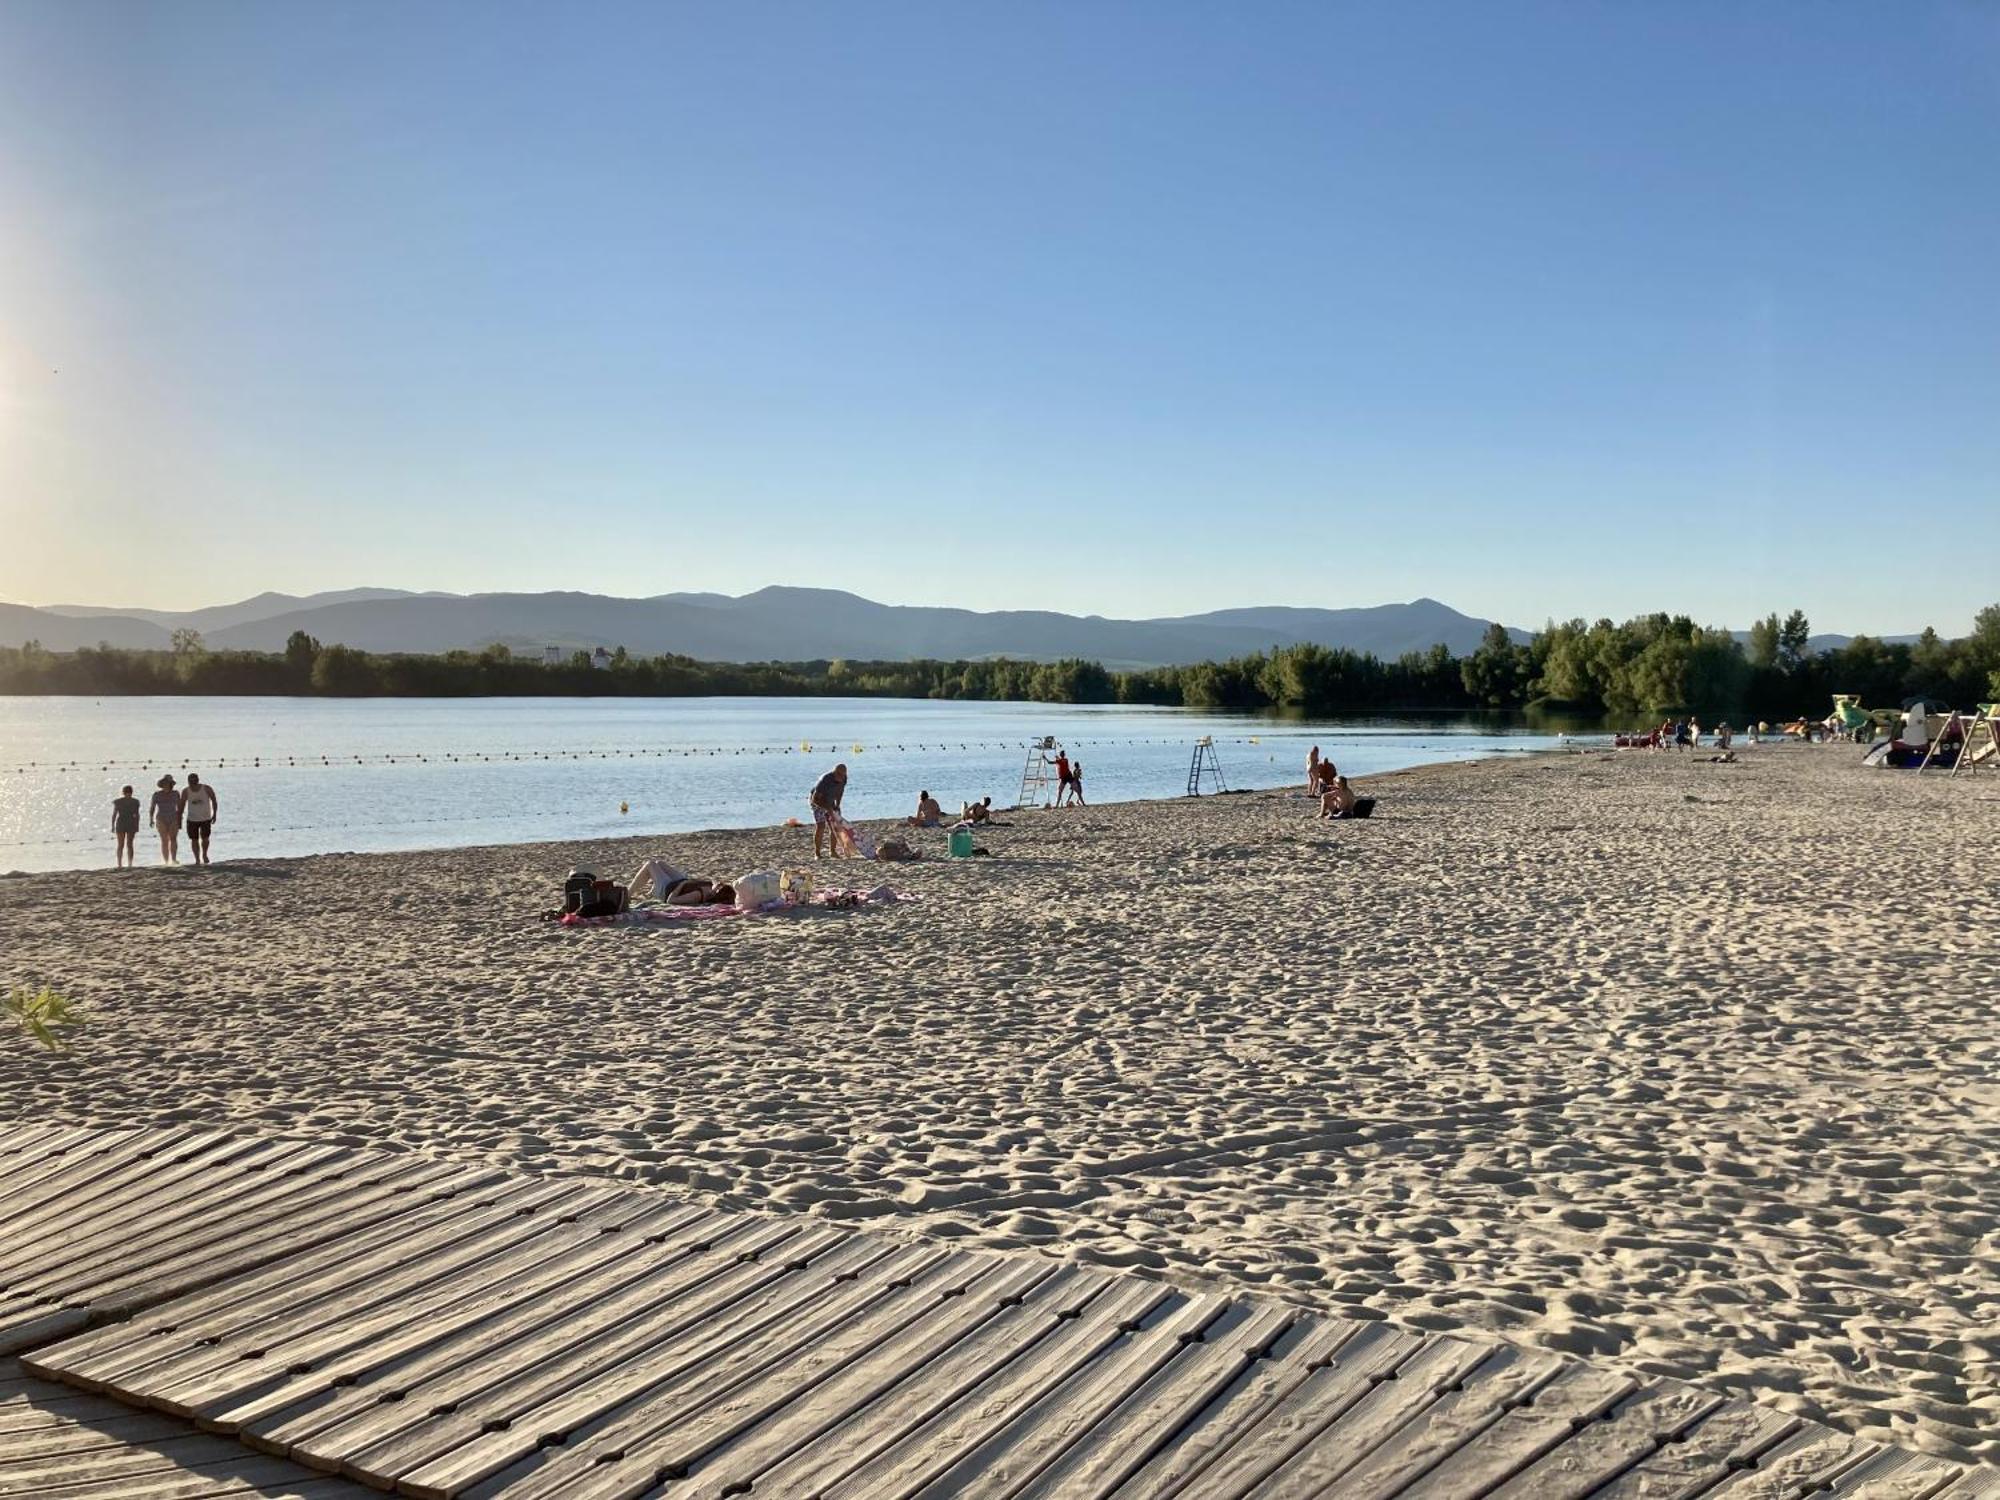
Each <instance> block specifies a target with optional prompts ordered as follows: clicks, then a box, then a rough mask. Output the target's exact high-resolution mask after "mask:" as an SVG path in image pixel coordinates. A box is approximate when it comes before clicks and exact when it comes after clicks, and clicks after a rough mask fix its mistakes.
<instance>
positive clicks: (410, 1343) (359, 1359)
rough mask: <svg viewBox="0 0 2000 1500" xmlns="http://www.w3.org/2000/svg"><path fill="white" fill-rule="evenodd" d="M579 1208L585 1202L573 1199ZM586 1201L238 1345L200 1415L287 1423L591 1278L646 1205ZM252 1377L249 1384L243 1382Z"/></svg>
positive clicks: (237, 1424)
mask: <svg viewBox="0 0 2000 1500" xmlns="http://www.w3.org/2000/svg"><path fill="white" fill-rule="evenodd" d="M571 1206H578V1205H565V1207H571ZM580 1207H582V1208H583V1212H582V1213H581V1214H579V1215H577V1216H576V1217H575V1218H571V1217H570V1216H569V1215H568V1214H565V1215H564V1216H563V1217H562V1218H561V1219H559V1220H557V1221H555V1222H543V1223H541V1224H539V1225H538V1226H537V1227H536V1231H535V1232H534V1233H531V1234H528V1235H525V1236H523V1237H522V1239H521V1240H520V1241H519V1242H518V1243H515V1244H513V1245H511V1246H509V1247H504V1248H503V1246H502V1245H501V1244H500V1243H498V1242H497V1241H496V1240H495V1239H493V1238H492V1237H488V1238H487V1239H484V1240H481V1241H477V1242H475V1245H474V1248H476V1249H477V1251H478V1252H479V1254H478V1255H477V1257H476V1258H473V1257H465V1256H458V1255H452V1256H445V1255H432V1256H429V1257H426V1258H425V1259H423V1260H421V1261H418V1262H417V1266H418V1267H419V1268H422V1269H423V1270H425V1271H426V1272H427V1273H428V1275H427V1277H426V1279H424V1280H423V1281H421V1282H418V1283H413V1284H409V1285H405V1286H402V1287H399V1288H398V1289H397V1291H396V1292H395V1294H394V1295H393V1296H391V1297H388V1298H386V1299H384V1298H378V1299H377V1301H376V1302H375V1304H374V1305H373V1306H371V1307H369V1308H368V1309H367V1310H366V1311H365V1312H364V1311H362V1310H361V1309H359V1308H358V1307H356V1308H354V1309H353V1310H351V1311H349V1312H348V1313H347V1314H346V1315H345V1316H343V1317H341V1318H340V1319H339V1320H338V1321H325V1322H321V1323H320V1324H319V1326H317V1327H315V1328H312V1329H304V1328H301V1329H299V1330H298V1331H297V1332H296V1333H289V1334H287V1335H286V1336H283V1337H277V1338H266V1337H264V1336H260V1337H259V1339H258V1340H257V1341H256V1342H257V1343H258V1345H259V1347H257V1348H255V1349H252V1350H248V1351H239V1355H238V1362H237V1364H236V1367H235V1373H236V1375H237V1377H238V1379H237V1380H236V1382H235V1383H234V1384H231V1383H230V1371H229V1370H228V1368H227V1367H222V1368H220V1369H219V1370H218V1372H217V1373H218V1375H219V1377H220V1379H219V1382H218V1387H217V1394H215V1395H214V1396H212V1397H210V1398H208V1399H206V1400H204V1401H202V1402H201V1403H200V1404H199V1405H198V1406H196V1408H195V1410H196V1415H197V1416H198V1417H199V1418H200V1419H201V1420H202V1421H203V1422H205V1423H210V1424H213V1425H215V1426H217V1427H219V1428H222V1429H225V1430H228V1431H237V1430H240V1429H242V1428H244V1427H247V1426H251V1425H253V1424H254V1425H261V1424H264V1423H267V1422H277V1423H282V1422H283V1421H285V1420H286V1419H287V1418H288V1417H289V1416H290V1415H292V1414H293V1413H294V1412H295V1411H297V1410H298V1409H299V1408H300V1407H301V1406H302V1405H307V1404H313V1403H316V1402H318V1401H319V1400H321V1399H322V1398H323V1397H324V1396H326V1395H327V1394H328V1393H329V1392H331V1391H333V1390H336V1389H338V1388H339V1386H340V1385H341V1384H342V1383H343V1382H354V1383H355V1385H356V1386H358V1385H359V1384H361V1383H363V1382H366V1381H369V1380H371V1379H375V1378H379V1374H380V1372H381V1371H382V1370H383V1368H384V1367H385V1366H387V1365H389V1364H391V1363H392V1362H394V1361H396V1360H398V1359H400V1358H403V1357H406V1356H409V1355H413V1354H422V1353H423V1352H425V1351H426V1350H432V1349H435V1348H436V1347H438V1346H440V1345H448V1344H449V1343H450V1342H451V1341H453V1340H454V1339H458V1338H461V1337H467V1336H469V1337H472V1338H475V1339H476V1338H478V1337H479V1335H480V1333H481V1331H482V1329H483V1325H485V1324H486V1323H488V1322H489V1321H491V1320H492V1319H493V1318H495V1317H497V1316H499V1315H500V1314H503V1313H505V1312H506V1311H507V1310H508V1309H510V1308H512V1307H514V1306H515V1305H517V1304H519V1303H521V1302H523V1301H533V1300H535V1299H538V1298H540V1297H541V1296H543V1295H544V1294H547V1293H550V1292H553V1291H556V1290H559V1289H560V1288H561V1286H562V1285H563V1284H564V1283H565V1282H566V1281H567V1280H569V1279H570V1278H572V1277H574V1276H579V1275H587V1274H588V1273H589V1272H590V1271H592V1270H593V1269H595V1268H597V1267H598V1266H601V1265H602V1264H603V1263H604V1262H606V1261H608V1260H610V1259H612V1258H613V1257H614V1256H616V1255H618V1254H620V1253H622V1252H623V1250H624V1248H625V1243H624V1242H622V1241H621V1240H619V1239H618V1238H616V1237H615V1236H616V1233H617V1231H619V1230H620V1229H621V1228H622V1225H623V1224H624V1223H625V1222H627V1221H629V1219H630V1217H631V1215H632V1214H633V1213H634V1212H635V1211H643V1208H644V1205H643V1203H641V1202H638V1201H635V1200H633V1199H631V1198H630V1197H629V1195H628V1196H626V1197H625V1199H624V1201H623V1202H619V1201H617V1199H616V1198H614V1199H613V1201H611V1202H608V1203H603V1204H598V1205H581V1206H580ZM256 1364H261V1365H263V1366H265V1367H266V1369H267V1370H268V1371H269V1372H270V1373H269V1374H267V1375H263V1376H259V1375H257V1374H256V1373H255V1372H254V1371H252V1370H251V1369H250V1366H252V1365H256ZM246 1375H247V1376H249V1378H248V1379H247V1380H246V1379H243V1378H242V1377H244V1376H246ZM225 1386H226V1387H227V1389H226V1390H224V1389H222V1387H225ZM182 1389H183V1391H184V1393H186V1394H184V1396H183V1399H185V1400H188V1401H189V1402H190V1403H191V1404H192V1403H193V1401H194V1397H193V1394H192V1393H191V1392H189V1391H188V1388H187V1387H186V1386H183V1387H182ZM394 1394H398V1395H399V1394H400V1393H399V1392H398V1393H394Z"/></svg>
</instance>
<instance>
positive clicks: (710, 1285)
mask: <svg viewBox="0 0 2000 1500" xmlns="http://www.w3.org/2000/svg"><path fill="white" fill-rule="evenodd" d="M742 1253H747V1252H739V1254H742ZM881 1253H882V1248H881V1247H880V1246H879V1245H876V1244H872V1243H869V1242H865V1241H859V1240H856V1239H855V1238H854V1237H852V1236H850V1235H846V1234H843V1233H840V1232H839V1231H835V1230H828V1229H824V1228H820V1227H817V1226H815V1227H812V1228H805V1229H801V1230H798V1231H796V1232H795V1233H794V1234H792V1235H791V1236H790V1237H789V1238H787V1239H782V1240H779V1241H778V1243H777V1244H776V1245H775V1246H774V1247H773V1249H772V1252H771V1254H770V1255H769V1256H768V1257H764V1256H761V1255H760V1256H759V1258H757V1259H754V1260H739V1259H736V1257H735V1256H731V1257H729V1258H728V1259H730V1260H735V1264H733V1265H728V1264H725V1265H723V1266H717V1265H716V1264H714V1261H713V1259H712V1258H709V1257H704V1260H705V1261H707V1262H708V1263H707V1264H697V1265H694V1266H690V1267H688V1268H687V1270H686V1271H685V1272H684V1273H683V1275H682V1277H681V1278H678V1279H677V1285H676V1286H675V1295H673V1296H672V1297H671V1299H670V1300H669V1301H668V1302H667V1304H666V1305H665V1306H664V1307H662V1308H660V1309H659V1310H658V1312H657V1313H656V1314H654V1315H652V1316H642V1317H640V1318H637V1319H634V1320H633V1321H632V1323H630V1324H629V1325H627V1326H626V1327H625V1328H623V1329H622V1330H620V1332H619V1333H618V1334H617V1335H615V1336H613V1337H609V1338H604V1339H598V1340H594V1341H592V1343H591V1344H590V1345H589V1346H588V1347H579V1346H574V1345H572V1346H570V1347H569V1348H566V1349H564V1350H562V1351H560V1353H556V1352H554V1351H552V1353H551V1357H549V1358H547V1359H546V1360H544V1361H543V1362H541V1363H540V1364H539V1365H538V1367H537V1368H536V1369H535V1370H534V1371H533V1373H532V1374H531V1375H530V1376H529V1377H528V1378H527V1379H525V1380H522V1381H512V1380H510V1381H504V1382H502V1383H501V1384H500V1385H499V1386H497V1387H495V1388H494V1389H493V1390H491V1391H489V1392H487V1393H486V1394H484V1395H483V1396H481V1397H480V1398H479V1399H478V1400H475V1401H470V1402H467V1403H465V1404H464V1405H462V1406H461V1407H460V1408H459V1410H458V1411H456V1412H452V1413H449V1414H447V1417H446V1420H445V1421H444V1422H443V1423H442V1424H441V1425H440V1427H438V1428H433V1429H430V1430H427V1431H425V1432H422V1433H420V1434H416V1435H414V1436H413V1437H412V1438H410V1439H405V1440H404V1441H402V1442H400V1443H395V1444H390V1445H388V1448H387V1451H386V1452H376V1453H369V1454H366V1455H363V1456H361V1457H360V1458H359V1459H358V1460H357V1461H356V1462H355V1464H354V1465H352V1466H351V1467H350V1466H349V1465H348V1464H345V1463H343V1465H342V1468H343V1470H344V1471H348V1472H352V1473H354V1474H356V1475H357V1476H359V1475H362V1474H366V1475H368V1476H369V1477H370V1480H371V1482H373V1480H374V1477H375V1476H377V1475H380V1476H382V1477H390V1476H393V1477H394V1478H395V1480H396V1484H397V1488H398V1489H399V1490H400V1491H401V1492H402V1493H404V1494H408V1495H416V1496H432V1497H437V1500H445V1497H449V1496H451V1495H453V1494H455V1493H457V1492H458V1491H459V1490H462V1489H465V1488H467V1487H469V1486H471V1485H474V1484H477V1483H478V1482H479V1481H481V1480H483V1479H487V1478H489V1477H491V1476H492V1475H494V1474H496V1473H499V1472H500V1471H501V1470H503V1469H506V1468H509V1467H511V1466H512V1465H514V1464H516V1463H518V1462H519V1461H520V1460H521V1459H523V1458H525V1457H527V1456H529V1455H530V1454H532V1453H534V1452H535V1451H536V1450H537V1449H539V1448H541V1447H543V1446H545V1445H546V1443H552V1442H555V1441H558V1440H563V1439H567V1438H568V1437H569V1436H570V1434H572V1433H574V1432H576V1431H578V1430H579V1429H581V1428H582V1427H584V1426H585V1425H586V1424H588V1423H591V1422H593V1421H597V1420H600V1419H602V1418H603V1417H604V1416H605V1414H606V1413H607V1412H615V1411H616V1410H617V1409H619V1407H620V1406H621V1405H622V1404H623V1403H624V1402H626V1401H629V1400H631V1399H633V1398H635V1397H637V1396H640V1395H643V1394H644V1393H645V1392H646V1391H648V1390H650V1389H652V1388H653V1387H654V1386H655V1385H656V1384H659V1383H660V1382H662V1381H665V1380H668V1379H671V1378H673V1376H675V1375H676V1374H678V1373H679V1371H680V1369H681V1368H682V1367H684V1366H685V1365H686V1364H688V1363H690V1362H692V1361H698V1360H699V1359H701V1358H702V1357H704V1356H705V1355H707V1354H709V1353H710V1352H712V1351H713V1350H714V1349H715V1348H716V1347H717V1346H718V1345H720V1344H726V1343H727V1342H729V1341H730V1340H731V1339H732V1338H736V1337H744V1336H747V1335H749V1334H750V1333H753V1332H755V1331H756V1329H758V1328H759V1327H761V1326H763V1325H764V1324H765V1323H766V1322H768V1321H771V1320H774V1319H782V1318H784V1317H787V1316H789V1315H790V1314H791V1313H793V1312H794V1311H795V1310H796V1309H797V1307H798V1306H799V1305H800V1303H801V1302H804V1301H810V1300H811V1299H812V1298H814V1297H816V1296H818V1295H819V1294H820V1293H821V1292H822V1291H823V1290H824V1288H825V1285H826V1284H827V1283H828V1282H829V1281H830V1280H831V1278H832V1277H834V1276H839V1275H843V1274H845V1272H846V1271H847V1270H848V1269H850V1268H852V1269H855V1270H857V1271H858V1270H860V1269H863V1268H865V1267H866V1265H867V1264H868V1263H869V1262H870V1261H871V1260H874V1259H878V1258H880V1255H881ZM808 1270H810V1271H811V1272H812V1273H813V1274H812V1275H811V1276H810V1277H808V1276H807V1275H806V1274H805V1273H806V1272H807V1271H808ZM718 1271H719V1272H720V1274H716V1273H717V1272H718ZM468 1426H469V1427H470V1428H471V1429H472V1430H471V1433H470V1434H467V1433H466V1428H467V1427H468ZM441 1437H442V1438H446V1439H456V1441H453V1442H452V1445H451V1446H450V1447H449V1448H448V1449H443V1450H441V1449H439V1448H437V1447H436V1446H435V1444H436V1443H437V1442H438V1440H439V1439H440V1438H441ZM391 1465H393V1466H394V1467H391Z"/></svg>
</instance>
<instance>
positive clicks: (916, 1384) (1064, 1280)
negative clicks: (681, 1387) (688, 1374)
mask: <svg viewBox="0 0 2000 1500" xmlns="http://www.w3.org/2000/svg"><path fill="white" fill-rule="evenodd" d="M1112 1284H1113V1281H1112V1278H1110V1277H1108V1276H1106V1275H1103V1274H1101V1273H1096V1272H1085V1271H1077V1270H1073V1269H1063V1270H1058V1271H1055V1272H1054V1273H1053V1274H1051V1275H1050V1277H1049V1278H1048V1279H1047V1280H1045V1281H1042V1282H1039V1283H1037V1285H1036V1286H1035V1288H1034V1290H1032V1291H1030V1292H1028V1293H1026V1294H1025V1295H1024V1296H1023V1297H1022V1299H1021V1302H1020V1303H1019V1304H1018V1305H1016V1306H1011V1307H1005V1308H1003V1309H1002V1310H1001V1311H1000V1312H998V1313H997V1314H995V1315H994V1316H993V1317H991V1318H987V1319H984V1320H982V1321H980V1322H978V1323H976V1324H975V1325H974V1326H973V1327H972V1328H971V1330H970V1331H969V1332H964V1333H960V1334H958V1335H957V1336H956V1337H953V1338H950V1339H948V1340H946V1341H945V1343H944V1346H943V1347H942V1348H936V1347H932V1346H929V1345H926V1344H919V1345H917V1346H915V1348H913V1349H912V1350H911V1351H910V1358H902V1357H898V1356H888V1357H885V1358H884V1359H883V1360H881V1361H878V1362H877V1363H876V1365H875V1367H874V1369H873V1371H872V1372H870V1373H872V1374H873V1375H874V1376H875V1377H876V1379H877V1380H878V1381H879V1382H880V1384H881V1388H880V1390H879V1391H878V1393H877V1394H876V1395H875V1397H874V1399H872V1400H870V1401H867V1402H866V1403H865V1404H864V1405H862V1406H860V1407H858V1408H856V1409H855V1416H854V1419H853V1420H851V1421H848V1422H842V1423H839V1424H837V1425H831V1426H828V1427H826V1428H824V1429H822V1430H820V1431H818V1432H816V1433H813V1434H812V1435H811V1436H810V1437H808V1438H807V1440H806V1441H805V1442H804V1443H803V1444H799V1443H796V1442H795V1441H792V1440H784V1441H783V1450H784V1456H783V1458H782V1459H780V1460H779V1461H778V1462H776V1463H775V1464H774V1465H770V1466H769V1467H766V1466H765V1465H764V1464H761V1463H760V1464H759V1465H758V1477H757V1486H758V1489H759V1490H760V1491H762V1492H764V1493H767V1494H773V1495H815V1496H817V1495H821V1494H824V1493H825V1492H826V1491H827V1490H828V1489H829V1488H831V1487H832V1486H833V1485H834V1484H836V1483H838V1482H839V1481H841V1480H843V1479H845V1478H847V1477H848V1476H849V1475H850V1474H852V1473H853V1472H854V1471H855V1470H857V1469H859V1468H860V1467H862V1466H863V1465H864V1464H867V1463H869V1462H871V1461H872V1460H874V1459H875V1458H877V1457H878V1456H880V1455H881V1454H883V1453H885V1452H887V1451H888V1450H889V1449H891V1448H893V1447H895V1446H896V1445H897V1444H898V1443H901V1442H904V1441H905V1440H906V1439H908V1438H909V1437H910V1436H911V1435H913V1434H914V1433H916V1432H917V1431H918V1430H919V1429H920V1428H922V1427H924V1426H925V1425H926V1424H927V1423H930V1422H932V1421H934V1420H936V1419H938V1418H940V1417H941V1416H942V1415H943V1414H944V1413H945V1412H947V1411H949V1410H950V1409H951V1408H952V1407H953V1406H954V1405H956V1404H957V1403H959V1402H960V1401H962V1400H968V1399H972V1397H973V1393H974V1392H976V1391H978V1390H979V1389H980V1388H981V1387H982V1386H983V1385H985V1384H986V1382H988V1381H990V1380H992V1379H993V1378H994V1377H995V1376H996V1375H997V1374H998V1373H999V1372H1001V1371H1004V1370H1006V1369H1009V1368H1011V1367H1013V1366H1014V1365H1015V1364H1017V1363H1018V1362H1020V1361H1023V1360H1026V1359H1029V1358H1031V1357H1032V1355H1033V1352H1034V1350H1035V1349H1036V1348H1037V1347H1038V1346H1039V1345H1041V1344H1042V1343H1043V1342H1044V1341H1046V1340H1048V1339H1051V1338H1054V1337H1055V1336H1056V1335H1057V1334H1058V1333H1060V1332H1061V1331H1062V1330H1064V1329H1065V1328H1067V1327H1068V1326H1069V1325H1070V1324H1071V1322H1072V1321H1073V1320H1075V1319H1077V1318H1080V1317H1081V1316H1082V1315H1083V1313H1084V1312H1085V1310H1086V1309H1087V1308H1088V1307H1089V1306H1090V1304H1091V1302H1092V1301H1093V1300H1095V1299H1097V1298H1099V1297H1101V1296H1102V1295H1103V1294H1104V1292H1105V1291H1106V1290H1107V1288H1108V1287H1109V1286H1110V1285H1112ZM917 1359H921V1361H922V1362H921V1363H914V1362H913V1361H914V1360H917ZM789 1436H790V1438H791V1439H795V1438H796V1436H797V1433H796V1432H794V1433H793V1434H791V1435H789ZM710 1492H711V1491H710V1489H709V1487H708V1486H707V1485H706V1484H705V1483H704V1484H703V1485H701V1486H700V1493H703V1494H708V1493H710ZM472 1493H473V1495H474V1496H476V1497H482V1500H483V1497H485V1496H488V1495H494V1496H497V1495H499V1494H501V1493H502V1491H500V1490H499V1489H497V1488H494V1489H490V1490H489V1489H485V1488H482V1489H479V1490H475V1491H473V1492H472Z"/></svg>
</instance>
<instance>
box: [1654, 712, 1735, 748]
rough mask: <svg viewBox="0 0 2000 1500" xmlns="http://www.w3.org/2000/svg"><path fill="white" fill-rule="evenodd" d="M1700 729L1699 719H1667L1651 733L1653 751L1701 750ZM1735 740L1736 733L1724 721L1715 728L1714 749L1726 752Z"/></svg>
mask: <svg viewBox="0 0 2000 1500" xmlns="http://www.w3.org/2000/svg"><path fill="white" fill-rule="evenodd" d="M1701 736H1702V727H1701V721H1700V720H1699V719H1668V720H1666V721H1664V722H1663V723H1662V724H1661V725H1660V727H1659V728H1658V729H1655V730H1654V731H1653V733H1652V736H1651V740H1652V746H1653V748H1654V749H1655V750H1699V749H1700V748H1701ZM1735 738H1736V731H1735V730H1733V729H1731V728H1730V727H1729V725H1728V722H1727V721H1725V722H1723V723H1721V724H1718V725H1716V726H1715V748H1716V749H1718V750H1727V749H1728V748H1729V746H1730V743H1731V742H1732V741H1733V740H1734V739H1735Z"/></svg>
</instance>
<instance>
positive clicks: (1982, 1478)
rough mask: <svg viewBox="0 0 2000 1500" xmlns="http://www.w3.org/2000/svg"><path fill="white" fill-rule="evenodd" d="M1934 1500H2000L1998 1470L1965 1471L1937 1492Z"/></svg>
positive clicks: (1999, 1472) (1999, 1476) (1999, 1474)
mask: <svg viewBox="0 0 2000 1500" xmlns="http://www.w3.org/2000/svg"><path fill="white" fill-rule="evenodd" d="M1936 1500H2000V1469H1992V1468H1987V1469H1967V1470H1966V1471H1965V1472H1964V1473H1963V1474H1961V1475H1959V1476H1958V1478H1956V1479H1954V1480H1953V1481H1952V1482H1951V1483H1950V1484H1948V1485H1946V1486H1945V1487H1944V1488H1943V1489H1941V1490H1939V1491H1938V1492H1937V1497H1936Z"/></svg>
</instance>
